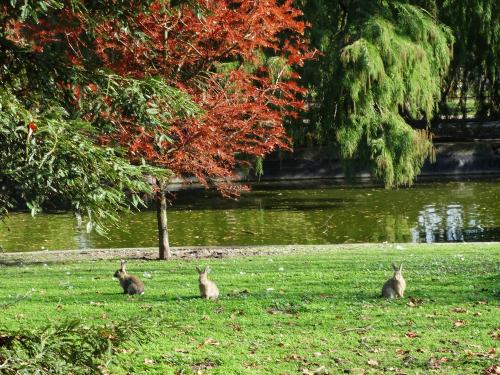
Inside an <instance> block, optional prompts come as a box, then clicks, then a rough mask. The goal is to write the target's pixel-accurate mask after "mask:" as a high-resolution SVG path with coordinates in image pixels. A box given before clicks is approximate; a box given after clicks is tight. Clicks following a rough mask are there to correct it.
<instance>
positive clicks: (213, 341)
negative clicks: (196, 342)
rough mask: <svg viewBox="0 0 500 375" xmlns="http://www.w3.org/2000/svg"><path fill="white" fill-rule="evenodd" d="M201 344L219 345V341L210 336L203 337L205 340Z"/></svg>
mask: <svg viewBox="0 0 500 375" xmlns="http://www.w3.org/2000/svg"><path fill="white" fill-rule="evenodd" d="M202 345H214V346H218V345H220V342H218V341H217V340H215V339H213V338H211V337H207V338H206V339H205V341H203V344H202Z"/></svg>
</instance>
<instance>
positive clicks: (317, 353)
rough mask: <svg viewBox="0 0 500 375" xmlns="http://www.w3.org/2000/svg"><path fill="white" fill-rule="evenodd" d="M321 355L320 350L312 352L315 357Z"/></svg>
mask: <svg viewBox="0 0 500 375" xmlns="http://www.w3.org/2000/svg"><path fill="white" fill-rule="evenodd" d="M321 355H322V354H321V353H320V352H314V353H313V356H315V357H321Z"/></svg>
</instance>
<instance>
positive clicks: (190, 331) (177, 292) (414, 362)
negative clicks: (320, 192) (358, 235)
mask: <svg viewBox="0 0 500 375" xmlns="http://www.w3.org/2000/svg"><path fill="white" fill-rule="evenodd" d="M374 247H375V246H374ZM32 260H33V259H32ZM392 261H394V262H404V267H405V272H404V276H405V278H406V280H407V284H408V287H407V293H406V294H407V296H406V298H404V299H401V300H392V301H388V300H383V299H381V298H379V293H380V288H381V286H382V284H383V282H384V281H385V280H386V279H387V278H389V277H390V276H391V275H392V272H391V268H390V263H391V262H392ZM196 265H210V266H211V267H212V269H213V272H212V274H211V277H212V279H213V280H215V281H216V282H217V284H218V286H219V289H220V290H221V295H222V297H221V298H220V300H219V301H216V302H213V301H204V300H201V299H200V298H198V283H197V273H196V271H195V266H196ZM118 266H119V262H118V261H116V260H99V261H91V260H84V261H81V260H80V261H73V262H70V263H61V262H56V263H43V262H42V263H35V262H28V263H25V264H22V265H9V266H0V273H1V275H2V277H1V279H0V314H1V321H0V328H1V330H2V331H3V332H8V331H14V330H17V329H28V328H29V329H30V330H36V329H39V328H41V327H44V326H46V325H47V324H49V323H50V324H58V323H59V322H63V321H66V320H68V319H75V318H77V319H81V320H82V321H84V322H85V323H86V324H88V325H91V326H103V325H105V324H110V322H115V321H123V320H125V321H128V322H129V324H130V326H131V327H133V326H135V325H137V324H139V323H137V322H138V321H140V320H141V319H145V320H144V321H143V323H142V325H143V326H144V328H145V329H146V331H147V332H146V334H144V335H142V336H140V337H141V338H140V339H139V338H138V339H137V340H131V341H128V342H125V343H123V344H121V346H119V347H117V348H114V349H113V355H112V360H111V361H110V362H109V363H108V364H107V369H106V370H103V371H104V372H106V371H109V373H112V374H127V373H147V374H174V373H188V374H189V373H213V374H238V373H241V374H246V373H269V374H284V373H288V374H293V373H303V374H309V373H310V374H313V373H315V371H316V373H327V372H328V373H330V374H333V373H342V372H344V371H350V372H351V373H365V372H366V373H406V374H427V373H442V374H474V373H476V374H480V373H482V371H483V369H484V368H487V367H490V366H492V365H494V364H498V362H499V361H498V357H497V354H496V352H495V351H496V348H497V347H498V342H499V341H498V338H499V336H500V324H499V322H500V304H499V293H500V245H499V244H475V245H435V246H429V245H419V246H412V245H400V246H391V245H387V246H385V247H381V246H377V249H370V246H364V247H361V248H360V247H352V248H349V247H345V246H344V247H331V248H330V249H323V250H322V251H320V252H315V251H308V252H307V253H302V254H297V255H290V254H287V255H266V256H254V257H236V258H226V259H206V260H200V259H193V260H173V261H170V262H159V261H151V260H149V261H140V260H131V261H130V262H129V271H130V273H132V274H135V275H138V276H140V277H141V278H142V279H143V280H144V282H145V285H146V293H145V295H143V296H140V297H128V296H124V295H122V294H121V289H120V287H119V285H118V283H117V281H116V280H113V279H112V275H113V272H114V271H115V270H116V269H117V268H118ZM127 334H130V335H131V338H132V339H133V338H134V337H133V335H134V333H133V332H131V333H127ZM101 336H102V334H101ZM0 338H1V335H0ZM0 344H1V340H0ZM0 346H1V345H0ZM81 350H82V349H81ZM0 372H1V371H0Z"/></svg>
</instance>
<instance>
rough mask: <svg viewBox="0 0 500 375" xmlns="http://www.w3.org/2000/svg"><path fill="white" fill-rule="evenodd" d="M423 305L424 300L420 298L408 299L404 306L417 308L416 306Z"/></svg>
mask: <svg viewBox="0 0 500 375" xmlns="http://www.w3.org/2000/svg"><path fill="white" fill-rule="evenodd" d="M423 303H424V300H423V299H421V298H413V297H410V300H409V301H408V303H407V304H406V305H407V306H410V307H418V306H420V305H422V304H423Z"/></svg>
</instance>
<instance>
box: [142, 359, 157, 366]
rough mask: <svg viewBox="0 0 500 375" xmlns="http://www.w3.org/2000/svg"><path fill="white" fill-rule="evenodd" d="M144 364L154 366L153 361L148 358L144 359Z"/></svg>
mask: <svg viewBox="0 0 500 375" xmlns="http://www.w3.org/2000/svg"><path fill="white" fill-rule="evenodd" d="M144 364H145V365H154V364H155V361H153V360H152V359H149V358H144Z"/></svg>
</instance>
